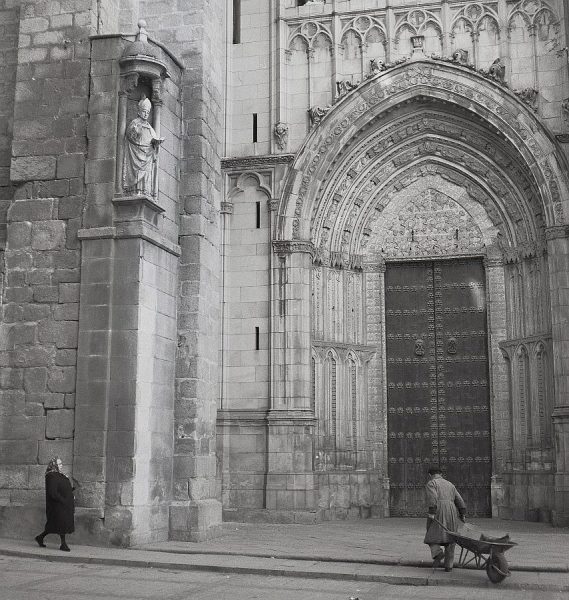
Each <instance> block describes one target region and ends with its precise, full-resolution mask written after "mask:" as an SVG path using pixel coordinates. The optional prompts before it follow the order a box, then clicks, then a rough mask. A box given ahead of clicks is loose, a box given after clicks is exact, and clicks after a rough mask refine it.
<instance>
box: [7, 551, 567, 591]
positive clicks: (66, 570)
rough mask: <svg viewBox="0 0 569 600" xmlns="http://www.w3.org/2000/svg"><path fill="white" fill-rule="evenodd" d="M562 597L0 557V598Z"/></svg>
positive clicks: (469, 588)
mask: <svg viewBox="0 0 569 600" xmlns="http://www.w3.org/2000/svg"><path fill="white" fill-rule="evenodd" d="M350 596H354V597H357V598H359V600H372V599H373V600H379V599H381V600H390V599H394V600H395V599H398V600H405V599H425V600H439V599H440V600H443V599H444V600H447V599H448V600H451V599H453V600H454V599H465V600H468V599H471V598H472V599H474V598H475V599H476V600H498V599H499V600H538V599H539V600H562V599H564V600H566V598H567V595H566V593H556V592H544V591H523V590H505V589H503V588H502V589H501V588H496V589H493V588H490V589H480V588H472V587H466V588H463V587H461V588H457V587H451V586H441V587H424V586H422V587H417V586H393V585H388V584H379V583H359V582H354V581H330V580H326V579H316V580H315V579H304V578H288V577H269V576H260V575H233V574H229V575H226V574H223V573H206V572H192V571H172V570H168V569H150V568H148V569H140V568H127V567H116V566H102V565H84V564H69V563H59V562H46V561H43V560H35V559H25V558H12V557H6V556H1V557H0V600H62V599H66V598H69V599H73V600H96V599H105V600H107V599H108V600H113V599H121V600H130V599H132V600H153V599H157V600H158V599H159V600H178V599H180V600H194V599H195V600H252V599H263V600H348V598H350Z"/></svg>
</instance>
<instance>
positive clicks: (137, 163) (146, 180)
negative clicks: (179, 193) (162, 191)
mask: <svg viewBox="0 0 569 600" xmlns="http://www.w3.org/2000/svg"><path fill="white" fill-rule="evenodd" d="M151 108H152V104H151V103H150V100H149V99H148V98H146V97H143V98H142V99H141V100H140V102H139V103H138V117H136V118H135V119H133V120H132V121H131V122H130V123H129V125H128V127H127V128H126V133H125V140H124V146H125V148H124V163H123V192H124V193H125V194H129V195H130V194H132V195H142V194H146V195H149V196H155V195H156V188H155V178H156V158H157V156H158V150H159V148H160V144H161V143H162V142H163V141H164V138H159V137H158V136H157V135H156V132H155V131H154V129H153V128H152V125H150V123H149V122H148V117H149V115H150V110H151Z"/></svg>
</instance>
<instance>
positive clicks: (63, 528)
mask: <svg viewBox="0 0 569 600" xmlns="http://www.w3.org/2000/svg"><path fill="white" fill-rule="evenodd" d="M62 469H63V463H62V462H61V459H60V458H59V457H55V458H52V459H51V460H50V461H49V464H48V465H47V469H46V471H45V513H46V516H47V522H46V524H45V528H44V530H43V532H42V533H40V534H39V535H37V536H36V538H35V539H36V542H37V543H38V545H39V546H40V547H41V548H45V547H46V546H45V544H44V541H43V540H44V538H45V536H46V535H47V534H48V533H58V534H59V537H60V538H61V546H59V549H60V550H63V551H64V552H69V546H68V545H67V543H66V541H65V535H66V534H68V533H73V532H74V531H75V523H74V513H75V499H74V497H73V487H72V486H71V482H70V481H69V479H68V478H67V476H66V475H64V474H63V472H62Z"/></svg>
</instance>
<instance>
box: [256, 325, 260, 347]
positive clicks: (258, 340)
mask: <svg viewBox="0 0 569 600" xmlns="http://www.w3.org/2000/svg"><path fill="white" fill-rule="evenodd" d="M259 344H260V338H259V328H258V327H255V350H260V345H259Z"/></svg>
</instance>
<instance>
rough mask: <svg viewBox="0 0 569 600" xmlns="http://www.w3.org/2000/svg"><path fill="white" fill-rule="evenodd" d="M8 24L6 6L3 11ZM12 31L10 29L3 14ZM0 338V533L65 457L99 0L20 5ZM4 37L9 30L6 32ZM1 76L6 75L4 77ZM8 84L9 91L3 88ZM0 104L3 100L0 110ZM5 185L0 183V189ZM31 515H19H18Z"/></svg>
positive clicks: (34, 517) (16, 521)
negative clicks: (0, 491) (0, 379)
mask: <svg viewBox="0 0 569 600" xmlns="http://www.w3.org/2000/svg"><path fill="white" fill-rule="evenodd" d="M5 15H6V16H8V15H10V18H11V19H13V16H14V13H13V12H7V13H5ZM10 22H11V23H12V26H11V31H13V21H10ZM17 24H18V27H19V31H18V45H19V50H18V56H17V72H16V83H15V88H13V87H12V88H11V92H12V94H13V95H14V96H13V97H14V99H15V101H14V104H13V107H14V110H13V138H12V140H11V142H12V143H11V148H10V150H11V165H10V167H11V168H10V178H11V181H12V183H13V184H14V186H17V188H16V190H15V194H14V197H13V201H12V202H11V204H10V207H9V209H8V213H7V224H8V227H7V229H8V234H7V243H6V253H5V262H4V264H5V277H6V285H5V288H4V294H3V306H2V325H1V327H2V332H1V335H0V339H1V340H2V341H1V342H0V343H1V344H2V348H1V354H0V355H1V357H2V358H1V361H2V368H3V369H4V370H3V373H4V377H5V384H6V385H5V386H3V387H5V388H6V389H4V390H2V412H3V416H2V435H1V436H0V437H1V438H2V439H3V440H4V441H2V442H1V443H2V446H3V448H2V452H1V453H0V462H1V463H2V464H3V468H4V469H6V472H7V473H9V475H10V476H9V477H8V478H7V479H6V480H4V481H3V482H2V487H3V488H4V490H6V489H7V490H9V496H8V494H6V492H5V491H4V495H5V504H6V506H5V507H4V509H3V513H2V515H1V517H0V522H1V523H2V532H4V533H13V532H15V531H16V530H17V531H18V533H20V534H21V532H23V531H26V529H27V527H28V526H29V525H31V526H32V527H34V528H35V527H37V526H38V525H39V523H40V521H41V520H42V518H43V516H42V515H43V502H44V491H43V486H44V482H43V472H44V470H45V465H46V464H47V461H48V460H49V458H50V457H51V456H53V455H55V454H58V455H59V456H60V457H61V458H62V460H63V462H64V464H65V466H66V468H68V469H69V468H70V467H71V464H72V448H73V432H74V406H75V378H76V354H77V320H78V311H79V304H78V302H79V283H78V282H79V278H80V273H79V264H80V247H79V241H78V239H77V230H78V228H79V226H80V220H81V214H82V208H83V200H84V156H85V152H86V148H87V137H86V129H87V102H88V92H89V55H90V43H89V35H90V34H92V33H94V32H95V31H96V25H97V3H96V2H95V1H94V0H93V1H91V0H73V1H69V2H65V3H48V2H22V3H21V6H20V13H19V19H18V21H17ZM7 39H8V40H10V39H11V38H10V36H8V38H7ZM8 81H10V77H8ZM3 89H4V90H9V89H10V86H3ZM6 106H10V102H9V101H7V102H6V103H3V110H4V109H5V108H6ZM4 189H6V188H4ZM28 520H29V522H28Z"/></svg>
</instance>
